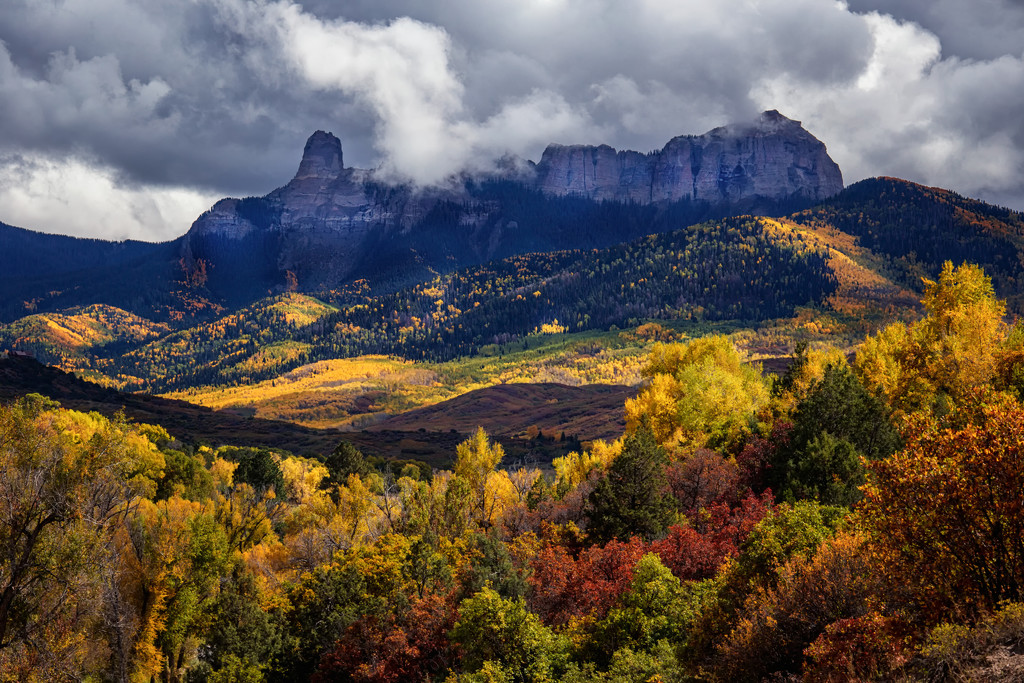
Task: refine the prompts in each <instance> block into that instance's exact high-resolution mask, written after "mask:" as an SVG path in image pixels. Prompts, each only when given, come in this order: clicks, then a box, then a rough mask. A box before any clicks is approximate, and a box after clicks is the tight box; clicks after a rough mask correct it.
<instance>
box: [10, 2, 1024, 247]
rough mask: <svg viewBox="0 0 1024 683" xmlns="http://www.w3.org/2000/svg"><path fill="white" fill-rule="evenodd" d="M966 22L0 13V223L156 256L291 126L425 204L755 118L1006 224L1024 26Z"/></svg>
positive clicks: (631, 13) (1022, 91)
mask: <svg viewBox="0 0 1024 683" xmlns="http://www.w3.org/2000/svg"><path fill="white" fill-rule="evenodd" d="M966 5H967V4H966V3H962V2H956V1H954V0H938V1H937V2H923V1H921V2H917V1H914V0H891V1H886V0H863V1H860V0H851V2H850V3H849V4H846V3H840V2H833V1H832V0H730V1H723V2H718V3H705V2H696V1H680V0H639V1H638V2H629V3H625V2H618V1H615V2H613V1H611V0H489V1H487V2H480V1H479V0H473V1H470V0H447V1H446V2H424V1H423V0H417V1H413V0H357V1H350V2H345V3H336V2H328V1H327V0H319V1H317V0H312V1H309V2H305V3H303V4H301V5H300V4H297V3H294V2H290V1H289V0H188V1H183V2H178V3H167V2H163V1H162V0H7V2H5V3H3V5H2V7H0V221H4V222H7V223H11V224H15V225H21V226H23V227H28V228H32V229H38V230H45V231H50V232H63V233H69V234H78V235H89V236H99V237H107V238H115V239H120V238H125V237H134V238H142V239H168V238H172V237H175V236H177V235H179V234H181V233H183V232H184V231H185V230H186V229H187V228H188V225H189V223H190V222H191V220H192V219H194V218H195V216H197V215H198V214H199V213H200V212H201V211H203V210H204V209H205V208H207V207H208V206H209V205H210V204H211V203H212V202H213V201H215V200H216V199H217V198H219V197H221V196H225V195H234V196H245V195H259V194H264V193H266V192H268V191H269V190H271V189H273V188H274V187H277V186H279V185H281V184H283V183H284V182H286V181H287V180H288V179H289V178H290V177H291V175H292V173H293V172H294V170H295V168H296V166H297V163H298V156H299V154H300V152H301V149H302V145H303V142H304V141H305V138H306V137H307V136H308V135H309V134H310V133H311V132H312V131H314V130H316V129H325V130H330V131H333V132H334V133H335V134H337V135H338V136H339V137H341V139H342V142H343V145H344V153H345V163H346V165H349V166H357V167H364V168H379V169H380V172H381V173H382V174H386V175H388V176H390V177H392V178H395V179H401V180H406V181H411V182H416V183H421V184H434V183H440V182H444V181H445V180H446V179H447V178H449V177H450V176H451V175H452V174H453V173H457V172H458V171H460V170H465V169H481V168H486V167H488V166H489V165H490V164H492V163H493V161H494V160H495V159H497V158H499V157H501V156H503V155H506V154H515V155H518V156H521V157H525V158H532V159H537V158H538V157H539V155H540V153H541V151H543V148H544V146H545V145H546V144H547V143H549V142H561V143H593V144H597V143H602V142H603V143H608V144H611V145H612V146H615V147H618V148H631V149H639V150H642V151H647V150H650V149H656V148H660V147H661V146H662V145H663V144H664V143H665V142H666V141H667V140H668V139H670V138H671V137H673V136H675V135H680V134H688V133H702V132H705V131H706V130H708V129H710V128H713V127H715V126H717V125H721V124H724V123H727V122H730V121H741V120H747V119H751V118H753V117H754V116H755V115H756V114H757V112H759V111H762V110H765V109H779V111H781V112H782V113H783V114H785V115H787V116H789V117H791V118H795V119H798V120H802V121H803V123H804V126H805V127H806V128H807V129H808V130H810V131H811V132H812V133H813V134H815V135H816V136H817V137H819V138H820V139H822V140H823V141H824V142H825V143H826V144H827V145H828V147H829V151H830V153H831V154H832V156H833V158H835V159H836V161H837V162H838V163H839V164H840V166H841V167H842V168H843V171H844V177H845V178H846V180H847V182H852V181H855V180H858V179H860V178H864V177H868V176H872V175H882V174H886V175H898V176H902V177H906V178H908V179H910V180H914V181H917V182H923V183H927V184H932V185H941V186H945V187H950V188H952V189H955V190H957V191H959V192H961V193H964V194H968V195H972V196H978V197H981V198H983V199H986V200H989V201H995V202H998V203H1002V204H1007V205H1011V206H1015V207H1018V208H1024V174H1022V171H1024V120H1022V119H1021V117H1019V115H1018V112H1019V111H1020V110H1021V104H1024V102H1022V99H1024V6H1022V4H1021V3H1020V2H1011V1H1010V0H978V2H976V3H970V7H969V8H968V7H966ZM968 10H969V11H968Z"/></svg>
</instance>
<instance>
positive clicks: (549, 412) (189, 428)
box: [0, 358, 631, 467]
mask: <svg viewBox="0 0 1024 683" xmlns="http://www.w3.org/2000/svg"><path fill="white" fill-rule="evenodd" d="M485 391H487V390H485ZM29 393H38V394H41V395H43V396H46V397H48V398H51V399H53V400H55V401H58V402H59V403H60V404H61V405H63V406H64V407H66V408H71V409H74V410H80V411H85V412H89V411H96V412H98V413H100V414H101V415H106V416H108V417H109V416H113V415H115V414H116V413H118V412H122V411H123V412H124V414H125V416H126V417H127V418H129V419H130V420H132V421H135V422H140V423H146V424H160V425H161V426H163V427H164V428H166V429H167V430H168V432H169V433H170V434H171V435H172V436H174V437H176V438H177V439H179V440H181V441H182V442H184V443H187V444H190V445H193V446H198V445H200V444H209V445H213V446H220V445H230V446H262V447H268V448H276V449H282V450H285V451H289V452H291V453H295V454H298V455H307V456H312V455H320V456H322V455H326V454H329V453H330V452H331V451H332V450H334V448H335V447H336V446H337V445H338V444H339V443H340V442H341V441H347V442H349V443H352V444H354V445H356V446H357V447H358V448H360V449H361V450H362V451H364V452H365V453H366V454H367V455H372V456H378V457H384V458H389V459H409V458H413V459H417V460H421V461H424V462H427V463H428V464H431V465H432V466H434V467H447V466H449V465H450V462H451V458H452V454H453V453H454V451H455V445H456V444H458V443H459V442H460V441H462V440H463V439H465V438H466V436H468V435H469V434H471V433H472V432H473V431H474V430H475V429H476V428H477V427H478V426H480V425H481V424H485V423H486V425H487V426H488V427H489V428H493V430H494V433H495V434H496V435H497V436H498V438H499V439H500V440H501V442H502V443H503V444H504V445H505V447H506V450H507V452H508V454H509V457H510V458H511V459H523V458H529V459H531V460H533V461H538V460H539V461H541V462H544V461H547V462H550V460H551V458H552V457H555V456H559V455H563V454H564V453H565V452H566V451H567V450H568V449H570V448H573V447H577V448H578V441H576V439H582V440H589V439H595V438H606V437H608V436H611V435H613V434H615V433H617V432H616V429H618V430H619V431H621V424H620V423H621V420H622V405H623V402H624V401H625V399H626V398H627V397H629V396H630V395H631V391H630V390H629V389H627V388H624V387H607V386H606V387H592V388H589V387H588V388H584V389H575V388H572V387H560V386H558V385H546V384H541V385H527V384H519V385H515V389H513V390H512V391H511V392H506V391H503V390H501V389H498V390H497V391H496V392H494V393H495V394H497V395H501V394H506V395H507V396H509V398H508V399H507V400H506V406H508V405H511V401H512V400H514V401H515V402H516V403H517V404H518V405H520V406H521V407H525V406H529V405H534V404H537V405H538V408H539V409H535V410H518V411H514V410H510V411H507V412H505V413H494V414H491V415H484V413H483V412H479V411H478V412H476V413H475V415H476V418H477V419H474V418H473V417H471V416H470V414H469V413H468V412H467V411H465V402H462V403H455V404H453V405H445V404H440V405H438V406H437V407H435V408H434V409H433V412H427V413H414V414H413V415H412V416H410V418H408V419H407V420H405V421H401V420H396V421H395V423H394V424H386V423H382V424H378V425H377V426H376V427H375V428H374V429H373V431H366V430H362V431H345V430H340V429H315V428H311V427H304V426H301V425H298V424H295V423H293V422H288V421H282V420H268V419H263V418H258V417H252V416H245V415H241V414H239V413H237V412H235V411H231V410H211V409H210V408H206V407H201V406H197V405H195V404H194V403H189V402H186V401H179V400H174V399H168V398H162V397H159V396H149V395H146V394H133V393H124V392H119V391H117V390H115V389H111V388H109V387H102V386H100V385H97V384H94V383H92V382H88V381H85V380H82V379H80V378H78V377H76V376H75V375H73V374H70V373H66V372H64V371H61V370H59V369H57V368H53V367H49V366H46V365H43V364H41V363H37V362H35V361H33V360H22V359H7V358H0V403H4V402H8V401H11V400H13V399H15V398H17V397H20V396H24V395H26V394H29ZM513 396H514V397H515V398H514V399H512V398H511V397H513ZM457 412H459V413H461V414H462V415H463V419H461V420H459V421H458V422H457V423H456V422H453V421H450V420H448V419H446V418H445V417H444V416H450V415H452V414H455V413H457ZM434 418H437V419H434ZM531 427H538V428H541V429H543V431H544V433H545V434H548V435H549V436H552V435H557V436H558V437H559V438H552V439H549V440H548V442H540V443H538V442H537V441H536V440H531V439H530V438H529V437H528V436H527V434H528V432H529V431H530V428H531ZM562 432H565V434H566V436H569V437H573V438H572V439H570V440H566V441H563V440H562V439H561V438H560V437H561V435H562Z"/></svg>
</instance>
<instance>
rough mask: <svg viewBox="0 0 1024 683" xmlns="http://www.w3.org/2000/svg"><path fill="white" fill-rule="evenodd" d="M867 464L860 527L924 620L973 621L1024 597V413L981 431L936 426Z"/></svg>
mask: <svg viewBox="0 0 1024 683" xmlns="http://www.w3.org/2000/svg"><path fill="white" fill-rule="evenodd" d="M917 432H918V433H917V435H916V436H915V437H913V438H912V439H911V440H910V441H909V443H908V445H907V446H906V448H905V449H903V450H902V451H900V452H898V453H896V454H894V455H893V456H892V457H890V458H887V459H885V460H878V461H875V462H872V463H870V464H869V465H868V467H869V469H870V473H871V475H870V478H869V482H868V484H867V485H866V486H865V487H864V501H863V503H862V506H861V508H860V516H861V520H862V522H863V524H864V527H865V529H866V530H867V531H868V532H869V533H870V534H871V536H872V541H873V546H874V548H875V549H876V552H877V553H878V555H879V557H878V559H879V560H880V563H879V564H880V566H881V567H884V569H885V571H887V572H889V573H890V579H891V581H892V582H893V583H894V585H907V586H908V587H909V588H910V589H911V591H912V593H913V594H914V595H915V596H916V597H917V599H919V600H920V601H921V605H922V607H924V608H925V609H926V614H927V615H930V616H936V617H938V616H942V615H943V614H945V615H948V614H949V612H950V611H954V612H961V613H963V614H965V615H966V616H969V615H971V614H972V613H974V612H977V611H978V610H991V609H993V608H994V607H995V606H996V605H997V604H998V603H999V602H1000V601H1003V600H1020V599H1021V598H1022V597H1024V496H1022V492H1024V409H1022V408H1021V407H1020V406H1019V405H1016V404H1013V405H1006V404H1004V405H990V406H986V407H983V408H982V410H981V418H980V419H979V420H978V422H977V424H969V425H967V426H964V427H962V428H957V429H950V428H948V427H944V426H943V425H941V424H939V423H935V422H932V423H929V424H927V425H925V426H923V427H920V428H919V429H918V430H917Z"/></svg>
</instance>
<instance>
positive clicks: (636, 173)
mask: <svg viewBox="0 0 1024 683" xmlns="http://www.w3.org/2000/svg"><path fill="white" fill-rule="evenodd" d="M537 187H538V188H539V189H541V190H542V191H543V192H544V193H546V194H550V195H557V196H565V195H578V196H582V197H589V198H590V199H594V200H616V201H635V202H639V203H649V202H660V201H676V200H680V199H692V200H697V201H706V202H709V203H712V204H718V203H724V202H739V201H742V200H752V199H771V200H783V199H789V198H797V197H798V198H805V199H811V200H819V199H825V198H827V197H830V196H832V195H834V194H836V193H838V192H839V191H840V190H842V189H843V176H842V172H841V171H840V170H839V166H838V165H837V164H836V163H835V162H834V161H832V159H831V158H830V157H829V156H828V151H827V150H826V149H825V145H824V144H822V142H821V141H820V140H818V139H817V138H815V137H814V136H813V135H811V134H810V133H808V132H807V131H806V130H804V128H803V126H801V125H800V122H799V121H793V120H791V119H788V118H786V117H785V116H783V115H782V114H780V113H779V112H777V111H774V110H772V111H767V112H765V113H763V114H761V116H760V118H759V119H758V120H757V121H756V122H754V123H753V124H750V125H730V126H724V127H721V128H715V129H714V130H712V131H710V132H708V133H705V134H704V135H699V136H693V135H687V136H680V137H677V138H673V139H672V140H670V141H669V143H668V144H667V145H665V147H664V148H662V150H661V151H660V152H655V153H651V154H641V153H639V152H630V151H622V152H616V151H615V150H614V149H612V148H611V147H608V146H607V145H601V146H599V147H591V146H582V145H576V146H571V147H567V146H563V145H551V146H550V147H548V148H547V149H546V150H545V151H544V155H543V156H542V157H541V161H540V163H539V164H538V165H537Z"/></svg>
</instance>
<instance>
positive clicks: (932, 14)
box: [848, 0, 1024, 60]
mask: <svg viewBox="0 0 1024 683" xmlns="http://www.w3.org/2000/svg"><path fill="white" fill-rule="evenodd" d="M848 4H849V7H850V9H851V10H853V11H855V12H880V13H883V14H891V15H893V16H895V17H899V18H902V19H906V20H908V21H913V22H916V23H918V24H920V25H921V26H922V27H924V28H925V29H927V30H928V31H931V32H932V33H934V34H935V35H936V36H938V38H939V40H940V41H942V53H943V55H945V56H949V57H961V58H964V59H982V60H985V59H995V58H998V57H1001V56H1003V55H1014V56H1017V57H1020V56H1021V54H1022V52H1024V0H970V1H969V2H965V1H964V0H848Z"/></svg>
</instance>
